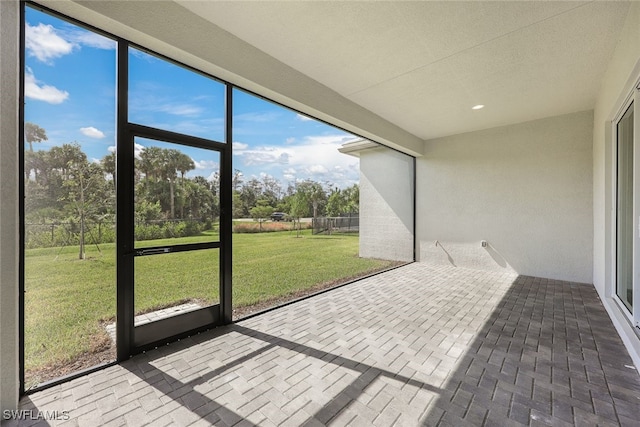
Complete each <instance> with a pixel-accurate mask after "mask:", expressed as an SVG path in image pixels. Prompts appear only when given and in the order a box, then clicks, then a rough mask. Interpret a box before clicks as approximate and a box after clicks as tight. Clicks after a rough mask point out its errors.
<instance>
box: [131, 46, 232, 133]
mask: <svg viewBox="0 0 640 427" xmlns="http://www.w3.org/2000/svg"><path fill="white" fill-rule="evenodd" d="M224 94H225V87H224V85H223V84H222V83H220V82H218V81H216V80H213V79H212V78H210V77H205V76H204V75H202V74H198V73H196V72H194V71H192V70H188V69H186V68H183V67H180V66H178V65H175V64H174V63H172V62H169V61H167V60H165V59H161V58H159V57H156V56H153V55H151V54H148V53H146V52H143V51H141V50H138V49H134V48H130V49H129V121H130V122H131V123H137V124H141V125H145V126H150V127H155V128H158V129H164V130H168V131H172V132H177V133H182V134H185V135H191V136H197V137H200V138H205V139H211V140H214V141H218V142H223V141H224V108H225V107H224Z"/></svg>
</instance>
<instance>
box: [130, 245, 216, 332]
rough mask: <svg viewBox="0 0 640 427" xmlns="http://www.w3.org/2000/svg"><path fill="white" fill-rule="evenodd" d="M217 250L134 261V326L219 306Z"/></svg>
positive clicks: (140, 258) (139, 258) (143, 258)
mask: <svg viewBox="0 0 640 427" xmlns="http://www.w3.org/2000/svg"><path fill="white" fill-rule="evenodd" d="M219 257H220V250H219V249H203V250H197V251H188V252H175V253H168V254H160V255H149V256H141V257H136V258H135V277H134V280H135V296H134V300H135V316H136V317H135V320H134V324H135V325H141V324H144V323H148V322H152V321H155V320H160V319H162V318H165V317H171V316H175V315H179V314H181V313H184V312H187V311H192V310H197V309H199V308H202V307H207V306H210V305H214V304H217V303H218V302H219V291H220V286H219V283H220V274H219V271H220V270H219Z"/></svg>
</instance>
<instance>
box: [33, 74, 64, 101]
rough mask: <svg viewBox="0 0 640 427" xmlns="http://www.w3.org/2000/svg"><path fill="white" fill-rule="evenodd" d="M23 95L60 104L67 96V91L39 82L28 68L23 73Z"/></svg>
mask: <svg viewBox="0 0 640 427" xmlns="http://www.w3.org/2000/svg"><path fill="white" fill-rule="evenodd" d="M24 95H25V96H26V97H27V98H31V99H35V100H38V101H44V102H48V103H49V104H61V103H62V102H64V101H65V100H66V99H67V98H69V92H67V91H65V90H60V89H58V88H56V87H55V86H50V85H45V84H42V85H41V84H39V82H38V80H37V79H36V77H35V76H34V75H33V73H32V72H31V70H29V69H27V72H26V73H25V75H24Z"/></svg>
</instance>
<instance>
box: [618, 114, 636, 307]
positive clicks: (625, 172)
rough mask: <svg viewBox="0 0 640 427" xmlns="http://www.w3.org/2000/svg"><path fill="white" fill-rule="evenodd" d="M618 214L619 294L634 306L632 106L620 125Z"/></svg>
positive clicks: (629, 304)
mask: <svg viewBox="0 0 640 427" xmlns="http://www.w3.org/2000/svg"><path fill="white" fill-rule="evenodd" d="M617 128H618V132H617V134H618V212H617V270H616V272H617V274H616V278H617V283H616V294H617V295H618V298H620V300H621V301H622V303H623V304H624V305H625V306H626V307H627V308H628V309H629V310H631V308H632V305H633V236H634V230H633V195H634V188H633V155H634V154H633V104H631V106H630V107H629V109H628V110H627V111H626V112H625V114H624V116H622V119H620V121H619V122H618V125H617Z"/></svg>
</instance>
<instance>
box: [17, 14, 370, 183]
mask: <svg viewBox="0 0 640 427" xmlns="http://www.w3.org/2000/svg"><path fill="white" fill-rule="evenodd" d="M115 48H116V44H115V42H114V41H112V40H110V39H108V38H105V37H102V36H100V35H97V34H94V33H92V32H89V31H86V30H84V29H82V28H80V27H78V26H75V25H72V24H70V23H67V22H65V21H62V20H59V19H57V18H54V17H52V16H50V15H47V14H44V13H41V12H39V11H36V10H34V9H31V8H29V7H27V13H26V55H25V58H26V69H25V97H26V105H25V120H26V121H29V122H33V123H36V124H37V125H39V126H40V127H42V128H44V129H45V130H46V132H47V136H48V138H49V139H48V141H46V142H42V143H40V144H34V150H38V149H49V148H51V147H52V146H54V145H61V144H63V143H69V142H77V143H79V144H80V145H81V146H82V149H83V150H84V151H85V153H87V156H88V158H89V159H91V160H94V161H97V160H99V159H101V158H102V157H104V156H105V155H106V154H108V153H109V152H110V151H113V150H114V149H115V112H116V104H115V102H116V99H115V94H116V84H115V79H116V50H115ZM129 62H130V88H129V120H130V121H131V122H135V123H140V124H143V125H147V126H153V127H159V128H162V129H167V130H171V131H175V132H180V133H185V134H189V135H194V136H199V137H204V138H208V139H214V140H219V141H222V140H223V139H224V86H223V85H222V84H221V83H219V82H217V81H215V80H213V79H211V78H208V77H204V76H202V75H200V74H197V73H193V72H190V71H187V70H185V69H183V68H181V67H178V66H175V65H173V64H170V63H168V62H166V61H163V60H161V59H158V58H156V57H154V56H151V55H149V54H147V53H144V52H141V51H138V50H132V51H131V52H130V55H129ZM354 139H356V138H355V137H354V136H353V135H350V134H348V133H346V132H343V131H341V130H339V129H336V128H333V127H331V126H327V125H325V124H324V123H321V122H318V121H316V120H313V119H310V118H308V117H305V116H303V115H300V114H298V113H296V112H294V111H291V110H288V109H286V108H283V107H280V106H278V105H275V104H273V103H270V102H268V101H264V100H262V99H260V98H257V97H255V96H252V95H250V94H248V93H245V92H242V91H241V90H235V92H234V127H233V148H234V157H233V163H234V168H236V169H239V170H241V171H242V172H243V174H244V176H245V179H249V178H251V177H256V178H261V177H262V176H264V175H270V176H273V177H275V178H277V179H279V180H280V181H281V182H282V184H283V186H284V187H285V188H286V185H287V184H288V183H293V182H295V181H296V180H303V179H313V180H315V181H319V182H329V183H332V184H333V185H336V186H338V187H345V186H348V185H351V184H353V183H356V182H358V159H357V158H354V157H351V156H346V155H343V154H340V153H339V152H338V148H339V147H340V146H341V145H342V144H343V143H345V142H347V141H351V140H354ZM150 144H152V142H150V141H145V140H142V139H138V140H136V150H137V152H139V151H140V150H143V149H144V147H145V146H148V145H150ZM162 146H163V147H167V146H166V145H162ZM173 148H177V149H180V150H181V151H183V152H184V153H186V154H187V155H189V156H191V158H192V159H193V160H194V163H195V164H196V166H197V168H196V170H195V171H192V172H191V173H190V174H189V175H190V176H195V175H202V176H205V177H209V176H210V175H211V174H212V173H213V172H214V171H216V170H217V168H218V166H219V165H218V163H217V161H218V155H217V153H210V155H209V153H207V152H206V151H204V150H197V149H191V148H189V147H183V146H174V147H173Z"/></svg>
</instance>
